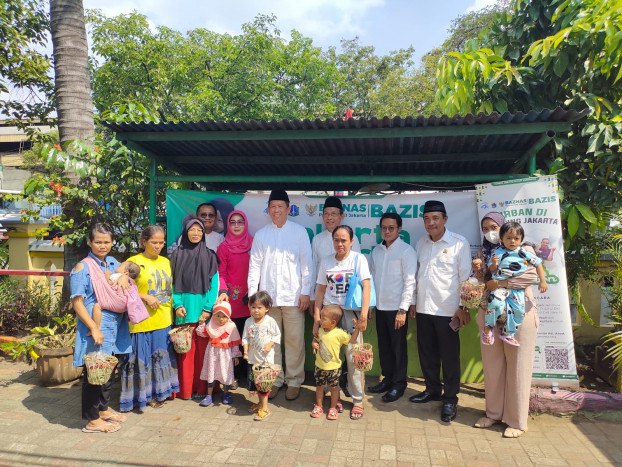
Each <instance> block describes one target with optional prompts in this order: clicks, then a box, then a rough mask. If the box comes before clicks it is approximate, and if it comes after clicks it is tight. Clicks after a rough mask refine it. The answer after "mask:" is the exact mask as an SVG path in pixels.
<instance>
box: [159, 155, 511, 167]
mask: <svg viewBox="0 0 622 467" xmlns="http://www.w3.org/2000/svg"><path fill="white" fill-rule="evenodd" d="M522 155H523V153H522V152H475V153H458V154H382V155H369V154H365V155H339V156H335V155H325V154H324V155H303V156H298V155H295V156H274V155H265V156H264V155H256V156H228V155H224V154H223V155H219V156H216V155H210V156H204V155H200V154H197V155H196V156H176V157H175V156H167V157H166V159H168V158H169V157H170V158H174V160H175V162H177V163H180V164H219V165H239V164H255V165H274V164H288V165H305V164H309V165H316V164H330V165H351V164H357V163H358V164H375V163H381V164H402V163H405V162H465V161H478V160H487V159H490V160H512V161H515V160H518V159H519V158H520V157H521V156H522Z"/></svg>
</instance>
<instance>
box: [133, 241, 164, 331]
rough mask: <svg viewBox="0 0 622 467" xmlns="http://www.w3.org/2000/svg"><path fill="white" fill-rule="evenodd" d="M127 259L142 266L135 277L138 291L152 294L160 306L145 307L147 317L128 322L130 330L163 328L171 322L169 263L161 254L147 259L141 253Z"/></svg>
mask: <svg viewBox="0 0 622 467" xmlns="http://www.w3.org/2000/svg"><path fill="white" fill-rule="evenodd" d="M128 261H132V262H133V263H136V264H138V265H139V266H142V267H141V268H140V275H139V276H138V278H137V279H136V285H137V286H138V293H140V294H148V295H154V296H155V297H156V298H157V299H158V300H159V301H160V306H159V307H158V308H157V309H155V310H152V309H151V308H149V307H147V311H148V312H149V318H147V319H146V320H145V321H143V322H141V323H138V324H130V332H131V333H134V332H148V331H155V330H157V329H163V328H165V327H167V326H170V325H171V324H173V308H172V305H171V301H172V298H173V279H172V275H171V263H170V261H169V260H168V259H166V258H165V257H163V256H158V257H157V259H149V258H147V257H146V256H144V255H143V254H142V253H141V254H138V255H135V256H132V257H131V258H128Z"/></svg>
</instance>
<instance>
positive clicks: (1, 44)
mask: <svg viewBox="0 0 622 467" xmlns="http://www.w3.org/2000/svg"><path fill="white" fill-rule="evenodd" d="M1 5H2V6H1V7H0V50H1V51H2V52H1V53H0V94H5V93H6V94H8V96H9V98H8V99H6V100H5V99H0V115H5V116H8V117H9V118H11V119H14V122H15V124H16V125H18V126H19V127H21V128H24V127H25V126H26V124H25V123H23V122H22V120H26V121H32V120H40V121H45V120H46V119H47V117H48V115H49V114H50V112H51V111H52V110H53V104H52V103H51V101H50V99H51V97H52V93H53V84H52V80H51V78H50V76H49V71H50V66H51V61H50V57H48V56H47V55H45V54H42V53H40V52H39V51H38V50H41V49H43V48H45V46H46V44H47V35H46V33H47V29H48V26H49V25H48V17H47V13H46V11H45V3H44V2H43V1H40V0H2V2H1ZM6 94H5V95H6ZM3 97H4V96H3Z"/></svg>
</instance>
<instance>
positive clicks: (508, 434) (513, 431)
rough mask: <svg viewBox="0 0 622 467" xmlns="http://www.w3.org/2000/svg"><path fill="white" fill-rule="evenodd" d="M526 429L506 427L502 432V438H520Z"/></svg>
mask: <svg viewBox="0 0 622 467" xmlns="http://www.w3.org/2000/svg"><path fill="white" fill-rule="evenodd" d="M525 431H527V429H526V428H525V429H524V430H519V429H518V428H512V427H507V428H506V429H505V431H504V432H503V437H504V438H520V437H521V436H522V435H523V433H525Z"/></svg>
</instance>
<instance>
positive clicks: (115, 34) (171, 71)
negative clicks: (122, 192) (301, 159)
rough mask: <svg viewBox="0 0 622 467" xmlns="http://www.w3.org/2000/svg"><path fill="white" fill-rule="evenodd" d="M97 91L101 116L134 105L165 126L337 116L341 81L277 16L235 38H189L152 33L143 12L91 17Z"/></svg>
mask: <svg viewBox="0 0 622 467" xmlns="http://www.w3.org/2000/svg"><path fill="white" fill-rule="evenodd" d="M89 20H90V23H91V25H92V36H93V52H95V54H96V55H97V56H99V57H101V59H100V60H101V63H97V62H95V63H94V70H93V90H94V99H95V105H96V107H97V108H98V109H100V111H103V110H105V109H107V108H110V107H111V106H112V105H113V103H115V102H118V101H124V100H129V101H131V102H135V103H140V104H142V105H144V106H145V107H147V108H151V109H156V110H157V111H158V113H159V115H160V118H161V119H162V120H181V119H183V120H200V119H213V120H232V119H233V120H250V119H273V118H305V117H316V116H324V115H327V114H332V113H334V107H333V104H332V103H331V101H330V91H329V90H330V88H331V87H332V82H333V81H334V80H335V79H336V78H337V72H336V69H335V67H334V66H333V64H331V63H329V62H326V61H325V60H324V58H323V57H322V54H321V50H320V49H319V48H317V47H314V46H313V44H312V41H311V39H309V38H306V37H304V36H302V35H301V34H300V33H298V32H297V31H292V33H291V36H292V38H291V40H290V41H288V42H286V41H285V40H284V39H283V38H281V36H280V31H279V30H278V29H277V28H276V26H275V20H276V18H275V17H274V16H264V15H259V16H257V17H256V18H255V20H254V21H252V22H250V23H247V24H244V25H243V26H242V34H240V35H237V36H231V35H229V34H218V33H215V32H213V31H209V30H206V29H195V30H192V31H189V32H188V33H187V34H186V35H183V34H181V33H179V32H177V31H174V30H172V29H170V28H166V27H158V28H157V30H156V31H155V32H152V31H151V30H150V29H149V26H148V23H147V18H146V17H145V16H144V15H141V14H138V13H136V12H134V13H131V14H129V15H119V16H116V17H114V18H106V17H105V16H103V15H102V14H101V13H100V12H98V11H93V12H90V17H89Z"/></svg>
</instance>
